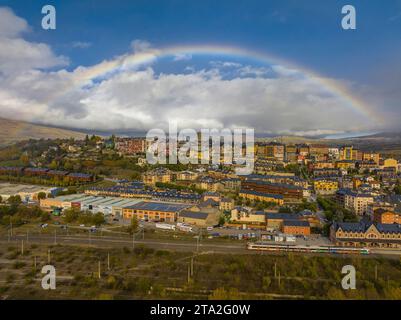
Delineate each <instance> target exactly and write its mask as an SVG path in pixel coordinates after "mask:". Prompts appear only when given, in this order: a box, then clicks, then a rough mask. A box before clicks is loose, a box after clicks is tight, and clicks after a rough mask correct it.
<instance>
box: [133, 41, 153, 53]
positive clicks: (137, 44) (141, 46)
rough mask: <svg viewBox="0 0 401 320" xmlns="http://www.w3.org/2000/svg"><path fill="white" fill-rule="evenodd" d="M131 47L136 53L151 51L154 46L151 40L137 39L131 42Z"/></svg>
mask: <svg viewBox="0 0 401 320" xmlns="http://www.w3.org/2000/svg"><path fill="white" fill-rule="evenodd" d="M131 48H132V50H133V51H134V53H141V52H146V51H149V50H150V49H151V48H152V46H151V44H150V42H148V41H146V40H140V39H136V40H133V41H132V42H131Z"/></svg>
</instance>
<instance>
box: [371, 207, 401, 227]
mask: <svg viewBox="0 0 401 320" xmlns="http://www.w3.org/2000/svg"><path fill="white" fill-rule="evenodd" d="M373 221H374V222H376V223H382V224H394V223H396V224H401V213H399V212H394V211H388V210H385V209H382V208H379V209H376V210H375V211H374V213H373Z"/></svg>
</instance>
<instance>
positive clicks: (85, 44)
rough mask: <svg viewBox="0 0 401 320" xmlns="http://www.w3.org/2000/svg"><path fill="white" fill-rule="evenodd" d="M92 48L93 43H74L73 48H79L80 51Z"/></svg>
mask: <svg viewBox="0 0 401 320" xmlns="http://www.w3.org/2000/svg"><path fill="white" fill-rule="evenodd" d="M91 46H92V43H91V42H87V41H74V42H73V43H72V47H73V48H79V49H86V48H89V47H91Z"/></svg>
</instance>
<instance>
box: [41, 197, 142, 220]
mask: <svg viewBox="0 0 401 320" xmlns="http://www.w3.org/2000/svg"><path fill="white" fill-rule="evenodd" d="M142 201H143V199H126V198H117V197H96V196H88V195H85V194H74V195H67V196H61V197H57V198H48V199H43V200H41V201H40V206H41V207H42V208H43V209H46V210H50V211H53V210H55V209H62V210H65V209H69V208H78V209H79V210H82V211H90V212H92V213H98V212H101V213H103V214H104V215H113V216H115V217H122V213H123V208H125V207H129V206H132V205H134V204H137V203H139V202H142Z"/></svg>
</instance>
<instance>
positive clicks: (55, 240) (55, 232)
mask: <svg viewBox="0 0 401 320" xmlns="http://www.w3.org/2000/svg"><path fill="white" fill-rule="evenodd" d="M54 244H57V230H54Z"/></svg>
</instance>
